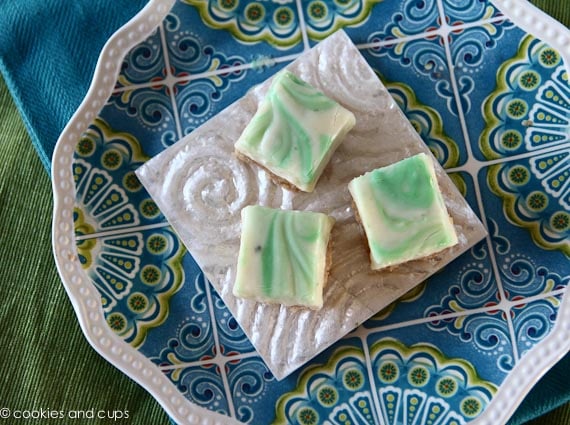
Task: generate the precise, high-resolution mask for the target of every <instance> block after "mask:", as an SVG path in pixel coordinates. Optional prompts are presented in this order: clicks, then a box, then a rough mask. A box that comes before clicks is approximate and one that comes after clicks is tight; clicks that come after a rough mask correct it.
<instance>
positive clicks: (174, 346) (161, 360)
mask: <svg viewBox="0 0 570 425" xmlns="http://www.w3.org/2000/svg"><path fill="white" fill-rule="evenodd" d="M190 260H191V258H190V256H189V255H188V254H187V255H186V256H185V258H184V263H183V264H187V262H188V261H190ZM192 261H193V260H192ZM190 278H191V279H192V280H191V281H190V282H188V281H185V282H184V288H185V290H184V291H180V292H179V293H178V294H176V295H175V296H174V297H173V298H172V299H171V301H170V308H171V310H170V312H171V313H170V315H169V316H172V317H177V318H178V319H176V320H172V321H171V320H170V319H171V317H169V318H168V319H167V321H166V322H165V323H164V325H163V326H161V327H160V328H157V329H152V330H151V331H150V332H149V334H148V336H147V341H145V344H144V345H143V346H142V347H141V348H140V350H141V352H143V353H145V354H146V355H147V356H148V357H149V358H150V359H151V360H152V361H153V362H155V363H156V364H158V365H159V366H160V367H172V366H180V365H184V364H188V363H195V362H206V361H211V359H213V358H214V357H215V356H216V345H215V339H214V326H215V325H214V323H213V322H212V315H211V311H210V308H209V305H208V296H207V289H206V285H208V282H207V281H206V279H204V276H203V274H202V273H200V272H198V273H197V274H196V275H194V276H190Z"/></svg>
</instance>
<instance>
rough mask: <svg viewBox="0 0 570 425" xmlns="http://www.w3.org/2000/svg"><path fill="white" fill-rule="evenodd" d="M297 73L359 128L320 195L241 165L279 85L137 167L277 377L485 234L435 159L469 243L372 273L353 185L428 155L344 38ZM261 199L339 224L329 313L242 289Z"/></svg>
mask: <svg viewBox="0 0 570 425" xmlns="http://www.w3.org/2000/svg"><path fill="white" fill-rule="evenodd" d="M287 69H289V70H290V71H291V72H293V73H294V74H296V75H298V76H299V77H301V79H303V80H305V81H307V82H308V83H309V84H311V85H313V86H314V87H316V88H317V89H319V90H321V91H322V92H323V93H325V94H326V95H327V96H328V97H330V98H332V99H334V100H336V101H337V102H339V103H340V104H341V105H343V106H344V107H345V108H347V109H348V110H350V111H351V112H352V113H354V115H355V117H356V125H355V127H354V129H353V130H352V131H351V132H350V133H349V134H348V135H347V137H346V138H345V140H344V142H343V143H342V144H341V145H340V147H339V148H338V149H337V151H336V152H335V154H334V155H333V157H332V158H331V162H330V164H329V166H328V167H327V168H326V169H325V171H324V173H323V175H322V177H321V179H320V180H319V183H318V184H317V187H316V188H315V191H314V192H312V193H301V192H290V191H287V190H284V189H282V188H281V187H280V186H278V185H275V184H274V183H273V182H272V181H271V179H270V178H269V177H268V175H267V174H266V173H265V172H264V171H263V170H261V169H260V168H259V167H257V166H256V165H253V164H249V163H244V162H241V161H240V160H238V159H237V158H236V156H235V154H234V144H235V142H236V140H237V139H238V138H239V136H240V134H241V133H242V132H243V129H244V128H245V126H246V125H247V124H248V123H249V121H250V120H251V118H252V116H253V114H254V113H255V112H256V110H257V107H258V105H259V103H260V102H261V101H262V100H263V98H264V95H265V93H266V92H267V90H268V88H269V85H270V82H271V81H270V80H271V79H270V80H268V81H265V82H264V83H262V84H260V85H259V86H257V87H255V88H254V89H252V90H250V91H249V92H248V93H247V94H246V95H245V96H243V97H242V98H241V99H240V100H238V101H237V102H235V103H234V104H232V105H231V106H230V107H228V108H227V109H225V110H224V111H222V112H220V113H219V114H218V115H216V116H215V117H214V118H212V119H210V120H209V121H208V122H206V123H205V124H203V125H202V126H200V127H199V128H197V129H196V130H194V131H193V132H192V133H191V134H190V135H188V136H186V137H185V138H183V139H182V140H181V141H179V142H177V143H176V144H174V145H173V146H171V147H169V148H168V149H166V150H164V151H163V152H162V153H160V154H159V155H157V156H155V157H154V158H152V159H151V160H149V161H148V162H146V163H145V164H144V165H143V166H142V167H141V168H139V169H138V170H137V176H138V177H139V179H140V180H141V182H142V183H143V185H144V186H145V187H146V189H147V190H148V191H149V193H150V194H151V195H152V197H153V199H154V200H155V201H156V203H157V205H158V206H159V208H160V210H161V211H162V213H163V214H164V215H165V217H166V218H167V219H168V221H169V222H170V224H171V225H172V227H173V228H174V229H175V230H176V232H177V233H178V234H179V236H180V238H181V239H182V241H183V242H184V244H185V245H186V246H187V247H188V249H189V251H190V253H191V254H192V256H193V257H194V258H195V259H196V261H197V263H198V265H199V266H200V267H201V268H202V270H203V271H204V273H205V274H206V276H207V277H208V279H209V280H210V282H212V284H213V285H214V287H215V288H216V290H217V291H218V293H219V294H220V296H221V298H222V299H223V300H224V302H225V303H226V305H227V306H228V308H229V310H230V311H231V312H232V314H233V315H234V317H235V318H236V320H237V321H238V323H239V324H240V326H241V327H242V329H243V330H244V331H245V333H246V334H247V335H248V337H249V339H250V340H251V342H252V343H253V345H254V346H255V348H256V350H257V351H258V352H259V354H260V355H261V357H262V358H263V360H264V361H265V363H266V364H267V366H268V367H269V369H270V370H271V372H272V373H273V374H274V375H275V376H276V377H277V378H278V379H281V378H284V377H285V376H287V375H288V374H289V373H291V372H292V371H294V370H295V369H297V368H298V367H300V366H301V365H302V364H304V363H305V362H307V361H309V360H310V359H312V358H313V357H314V356H316V355H317V354H318V353H319V352H321V351H322V350H324V349H326V348H327V347H328V346H330V345H331V344H333V343H334V342H336V341H338V340H339V339H340V338H341V337H342V336H344V335H345V334H346V333H348V332H349V331H351V330H352V329H354V328H355V327H356V326H358V325H359V324H360V323H363V322H364V321H366V320H367V319H368V318H369V317H370V316H372V315H373V314H375V313H377V312H378V311H380V310H381V309H382V308H384V307H386V306H387V305H389V304H390V303H392V302H393V301H395V300H396V299H397V298H398V297H400V296H401V295H403V294H404V293H406V292H408V291H409V290H411V289H412V288H414V287H415V286H416V285H418V284H419V283H421V282H422V281H423V280H425V279H426V278H427V277H428V276H430V275H431V274H433V273H435V272H436V271H437V270H438V269H440V268H441V267H443V266H444V265H445V264H447V263H449V262H450V261H451V260H452V259H453V258H455V257H457V256H458V255H460V254H461V253H463V252H464V251H466V250H467V249H469V248H470V247H472V246H473V245H474V244H475V243H477V242H478V241H479V240H481V239H482V238H483V237H484V236H485V234H486V232H485V229H484V227H483V225H482V224H481V222H480V221H479V219H478V218H477V217H476V215H475V214H474V213H473V211H472V210H471V208H470V207H469V205H468V204H467V202H466V201H465V199H464V198H463V196H461V194H460V193H459V191H458V190H457V189H456V188H455V186H454V184H453V182H452V181H451V180H450V178H449V177H448V176H447V174H446V173H445V172H444V171H443V169H442V168H441V166H440V165H439V163H436V164H435V165H436V167H437V168H436V169H437V178H438V182H439V185H440V188H441V190H442V192H443V194H444V197H445V200H446V206H447V208H448V211H449V214H450V215H451V217H452V219H453V222H454V225H455V228H456V232H457V234H458V238H459V243H458V244H457V245H456V246H454V247H452V248H450V249H448V250H445V251H442V252H441V253H440V254H437V255H435V256H432V257H430V258H429V259H422V260H417V261H413V262H408V263H406V264H404V265H401V266H399V267H396V268H394V269H391V270H385V271H381V272H373V271H371V269H370V262H369V258H368V252H367V249H366V244H365V241H364V239H363V237H362V235H361V232H360V228H359V226H358V224H357V223H356V221H355V219H354V213H353V211H352V207H351V198H350V195H349V193H348V188H347V185H348V182H349V181H350V180H351V179H353V178H354V177H357V176H359V175H361V174H363V173H365V172H367V171H370V170H372V169H375V168H378V167H381V166H384V165H387V164H391V163H393V162H396V161H398V160H400V159H404V158H406V157H409V156H410V155H413V154H416V153H419V152H428V153H429V150H428V148H427V147H426V146H425V144H424V143H423V142H422V140H421V138H420V136H419V135H418V133H417V131H416V130H415V129H414V128H413V127H412V125H411V124H410V122H409V121H408V120H407V119H406V117H405V116H404V114H403V113H402V112H401V110H400V109H399V107H398V106H397V105H396V103H395V101H394V100H393V99H392V97H391V96H390V94H389V93H388V90H387V89H386V88H385V87H384V85H383V84H382V83H381V82H380V80H379V78H378V77H377V75H376V74H375V73H374V71H373V70H372V68H370V66H369V65H368V64H367V63H366V61H365V60H364V58H363V57H362V55H361V54H360V52H359V51H358V49H357V48H356V47H355V46H354V44H353V43H352V42H351V41H350V39H349V38H348V37H347V35H346V34H345V33H344V32H343V31H339V32H336V33H335V34H333V35H331V36H330V37H328V38H327V39H325V40H324V41H322V42H321V43H319V44H318V45H317V46H315V47H314V48H312V49H311V50H309V51H307V52H306V53H304V54H302V55H301V56H300V57H299V58H297V59H296V60H295V61H294V62H292V63H291V64H290V65H288V67H287ZM434 162H435V161H434ZM254 204H261V205H264V206H268V207H272V208H285V209H295V210H307V211H318V212H323V213H326V214H328V215H330V216H332V217H334V218H335V219H336V224H335V227H334V228H333V234H332V240H333V252H332V266H331V270H330V276H329V281H328V283H327V285H326V287H325V289H324V294H323V295H324V306H323V308H322V309H321V310H318V311H312V310H308V309H302V308H295V307H284V306H279V305H269V304H263V303H257V302H253V301H249V300H243V299H238V298H236V297H234V295H233V294H232V287H233V283H234V280H235V275H236V264H237V256H238V251H239V239H240V217H241V215H240V214H241V209H242V208H243V207H245V206H246V205H254Z"/></svg>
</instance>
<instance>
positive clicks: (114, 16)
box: [0, 0, 570, 425]
mask: <svg viewBox="0 0 570 425" xmlns="http://www.w3.org/2000/svg"><path fill="white" fill-rule="evenodd" d="M146 3H147V0H97V1H93V0H73V1H63V0H0V72H2V74H3V77H4V79H5V80H6V83H7V85H8V87H9V89H10V92H11V93H12V96H13V97H14V100H15V102H16V105H17V107H18V109H19V111H20V113H21V116H22V118H23V120H24V123H25V125H26V127H27V130H28V132H29V133H30V136H31V139H32V142H33V144H34V146H35V148H36V150H37V152H38V155H39V156H40V158H41V160H42V163H43V164H44V166H45V167H46V169H47V170H48V171H49V170H50V163H51V156H52V154H53V149H54V147H55V143H56V141H57V139H58V137H59V135H60V133H61V131H62V130H63V128H64V127H65V125H66V123H67V122H68V120H69V119H70V118H71V116H72V114H73V113H74V111H75V110H76V109H77V107H78V106H79V105H80V103H81V101H82V100H83V98H84V96H85V94H86V93H87V90H88V88H89V85H90V83H91V78H92V75H93V72H94V70H95V65H96V61H97V58H98V56H99V53H100V51H101V49H102V48H103V45H104V44H105V42H106V40H107V39H108V38H109V37H110V36H111V35H112V34H113V33H114V32H115V31H116V30H117V29H118V28H120V27H121V26H122V25H124V24H125V23H126V22H127V21H128V20H129V19H130V18H132V17H133V16H134V15H135V14H136V13H137V12H138V11H140V10H141V9H142V8H143V7H144V5H145V4H146ZM568 382H570V357H569V356H566V358H565V359H563V360H562V361H561V362H560V363H559V364H558V365H557V366H555V368H554V369H553V370H551V371H550V372H549V373H548V374H547V375H546V376H545V377H544V378H543V379H542V380H541V381H540V382H539V384H538V385H537V386H536V387H535V388H534V390H533V391H531V393H530V394H529V395H528V396H527V397H526V399H525V401H524V402H523V403H522V404H521V406H520V407H519V409H518V410H517V412H516V413H515V415H514V416H513V418H512V420H511V422H510V424H512V425H519V424H521V423H523V422H524V421H528V420H530V419H532V418H535V417H537V416H538V415H541V414H543V413H545V412H546V411H548V410H550V409H552V408H554V407H556V406H558V405H560V404H562V403H564V402H567V401H569V400H570V385H569V384H568Z"/></svg>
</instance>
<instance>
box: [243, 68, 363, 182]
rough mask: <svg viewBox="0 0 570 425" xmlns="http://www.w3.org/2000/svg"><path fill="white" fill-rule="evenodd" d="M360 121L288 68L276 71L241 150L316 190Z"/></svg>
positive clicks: (270, 168) (284, 175)
mask: <svg viewBox="0 0 570 425" xmlns="http://www.w3.org/2000/svg"><path fill="white" fill-rule="evenodd" d="M354 124H355V118H354V115H353V114H352V112H350V111H348V110H347V109H345V108H343V107H342V106H341V105H339V104H338V103H337V102H335V101H334V100H332V99H330V98H328V97H327V96H325V95H324V94H323V93H321V92H320V91H318V90H317V89H315V88H314V87H312V86H311V85H309V84H308V83H306V82H304V81H302V80H301V79H300V78H298V77H297V76H295V75H294V74H292V73H291V72H289V71H283V72H280V73H279V74H277V75H276V76H275V79H274V81H273V83H272V84H271V87H270V89H269V91H268V93H267V95H266V97H265V99H264V100H263V102H262V103H261V105H260V106H259V109H258V111H257V112H256V114H255V115H254V117H253V118H252V120H251V122H250V123H249V124H248V125H247V127H246V128H245V130H244V132H243V133H242V135H241V137H240V138H239V139H238V141H237V142H236V144H235V149H236V151H237V152H238V153H240V154H242V155H245V156H246V157H249V158H250V159H252V160H253V161H255V162H257V163H258V164H261V165H262V166H264V167H265V168H267V169H268V170H269V171H270V172H271V173H273V174H274V175H276V176H278V177H280V178H282V179H284V180H286V181H288V182H289V183H291V184H292V185H293V186H296V187H297V188H299V189H300V190H303V191H305V192H312V191H313V190H314V188H315V185H316V183H317V180H318V179H319V177H320V175H321V174H322V172H323V169H324V168H325V166H326V164H327V163H328V161H329V159H330V157H331V156H332V154H333V153H334V151H335V149H336V148H337V147H338V145H339V144H340V143H341V142H342V139H343V138H344V136H345V135H346V133H348V131H350V129H351V128H352V127H354Z"/></svg>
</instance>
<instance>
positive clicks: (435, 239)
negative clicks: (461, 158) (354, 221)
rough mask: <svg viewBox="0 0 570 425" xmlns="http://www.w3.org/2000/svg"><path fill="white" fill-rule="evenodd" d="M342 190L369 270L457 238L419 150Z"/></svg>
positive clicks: (452, 242) (442, 246)
mask: <svg viewBox="0 0 570 425" xmlns="http://www.w3.org/2000/svg"><path fill="white" fill-rule="evenodd" d="M348 189H349V191H350V194H351V195H352V198H353V200H354V204H355V205H356V208H357V213H358V218H359V220H360V222H361V224H362V227H363V228H364V232H365V234H366V238H367V239H368V246H369V248H370V262H371V265H372V269H374V270H378V269H382V268H385V267H389V266H395V265H397V264H400V263H404V262H406V261H410V260H415V259H418V258H422V257H427V256H429V255H432V254H435V253H437V252H439V251H441V250H443V249H445V248H448V247H450V246H453V245H455V244H457V242H458V240H457V235H456V233H455V229H454V227H453V223H452V221H451V219H450V217H449V215H448V213H447V209H446V207H445V204H444V202H443V197H442V195H441V192H440V190H439V187H438V184H437V179H436V175H435V171H434V168H433V162H432V159H430V158H429V157H428V155H426V154H424V153H421V154H418V155H415V156H412V157H410V158H406V159H404V160H402V161H399V162H396V163H394V164H391V165H389V166H387V167H383V168H378V169H376V170H373V171H370V172H368V173H366V174H364V175H362V176H360V177H357V178H355V179H354V180H352V181H351V182H350V183H349V185H348Z"/></svg>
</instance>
